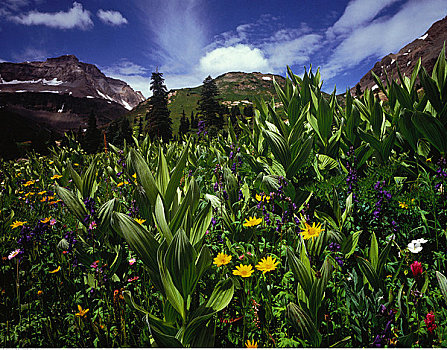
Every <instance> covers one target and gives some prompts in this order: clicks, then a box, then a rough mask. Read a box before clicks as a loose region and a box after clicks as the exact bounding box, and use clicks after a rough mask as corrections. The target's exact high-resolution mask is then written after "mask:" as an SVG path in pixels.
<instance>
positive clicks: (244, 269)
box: [233, 264, 253, 277]
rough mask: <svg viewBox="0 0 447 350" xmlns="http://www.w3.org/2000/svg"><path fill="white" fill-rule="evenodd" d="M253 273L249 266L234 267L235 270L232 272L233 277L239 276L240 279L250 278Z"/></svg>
mask: <svg viewBox="0 0 447 350" xmlns="http://www.w3.org/2000/svg"><path fill="white" fill-rule="evenodd" d="M252 273H253V267H252V266H251V265H242V264H240V265H239V266H236V269H235V270H233V275H236V276H241V277H250V276H251V274H252Z"/></svg>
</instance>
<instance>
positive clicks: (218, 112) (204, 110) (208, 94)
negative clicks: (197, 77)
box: [198, 76, 224, 134]
mask: <svg viewBox="0 0 447 350" xmlns="http://www.w3.org/2000/svg"><path fill="white" fill-rule="evenodd" d="M218 95H219V91H218V89H217V85H216V82H215V81H214V80H213V79H212V78H211V76H208V77H207V78H206V79H205V80H204V81H203V86H202V91H201V95H200V100H199V102H198V105H199V114H200V116H201V118H200V119H201V120H203V121H204V122H205V128H206V129H207V130H208V131H209V132H210V134H215V133H216V132H217V131H218V130H222V129H223V126H224V118H223V113H222V108H221V106H220V104H219V100H218V98H217V96H218Z"/></svg>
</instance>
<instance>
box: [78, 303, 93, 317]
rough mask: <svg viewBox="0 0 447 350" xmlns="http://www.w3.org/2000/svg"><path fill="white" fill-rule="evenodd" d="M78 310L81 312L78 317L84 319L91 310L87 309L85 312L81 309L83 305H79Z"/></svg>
mask: <svg viewBox="0 0 447 350" xmlns="http://www.w3.org/2000/svg"><path fill="white" fill-rule="evenodd" d="M78 310H79V312H77V313H76V316H78V317H84V316H85V314H86V313H87V312H88V310H90V309H85V310H83V309H82V307H81V305H78Z"/></svg>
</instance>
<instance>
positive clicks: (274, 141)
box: [262, 129, 291, 169]
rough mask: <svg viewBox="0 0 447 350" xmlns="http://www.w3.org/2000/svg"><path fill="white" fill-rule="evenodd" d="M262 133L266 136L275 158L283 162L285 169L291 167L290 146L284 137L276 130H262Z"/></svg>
mask: <svg viewBox="0 0 447 350" xmlns="http://www.w3.org/2000/svg"><path fill="white" fill-rule="evenodd" d="M262 134H263V135H264V137H265V138H266V140H267V142H268V144H269V146H270V149H271V150H272V153H273V155H274V156H275V158H276V159H277V160H278V161H279V162H280V163H281V165H282V166H283V167H284V169H287V168H288V167H289V164H290V162H291V154H290V148H289V145H288V144H287V141H286V140H285V139H284V137H283V136H282V135H280V134H278V133H276V132H274V131H270V130H266V129H264V130H262Z"/></svg>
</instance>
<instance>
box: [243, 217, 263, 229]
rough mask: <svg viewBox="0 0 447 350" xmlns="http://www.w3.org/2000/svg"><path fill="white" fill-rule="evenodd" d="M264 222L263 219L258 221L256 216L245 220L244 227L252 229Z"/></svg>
mask: <svg viewBox="0 0 447 350" xmlns="http://www.w3.org/2000/svg"><path fill="white" fill-rule="evenodd" d="M261 222H262V218H259V219H256V216H254V217H251V216H250V217H249V218H248V219H245V222H244V224H243V225H244V226H245V227H252V226H258V225H259V224H260V223H261Z"/></svg>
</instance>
